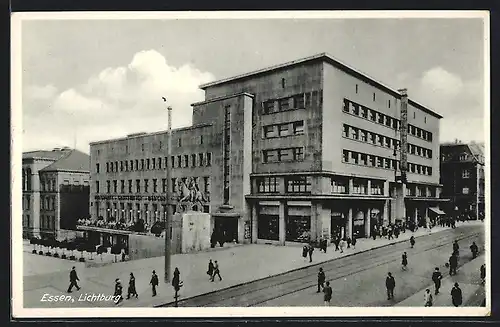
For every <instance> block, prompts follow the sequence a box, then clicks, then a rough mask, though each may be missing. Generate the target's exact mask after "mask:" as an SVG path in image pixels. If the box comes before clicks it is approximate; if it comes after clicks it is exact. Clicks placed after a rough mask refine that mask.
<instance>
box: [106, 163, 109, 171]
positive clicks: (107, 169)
mask: <svg viewBox="0 0 500 327" xmlns="http://www.w3.org/2000/svg"><path fill="white" fill-rule="evenodd" d="M106 172H107V173H109V162H106Z"/></svg>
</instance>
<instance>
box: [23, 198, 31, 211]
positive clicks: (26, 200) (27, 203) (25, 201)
mask: <svg viewBox="0 0 500 327" xmlns="http://www.w3.org/2000/svg"><path fill="white" fill-rule="evenodd" d="M30 203H31V199H30V197H29V196H27V197H23V204H22V206H23V210H30V207H31V205H30Z"/></svg>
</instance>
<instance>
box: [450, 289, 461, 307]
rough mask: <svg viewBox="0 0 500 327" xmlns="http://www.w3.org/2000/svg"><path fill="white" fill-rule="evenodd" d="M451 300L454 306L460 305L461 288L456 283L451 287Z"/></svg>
mask: <svg viewBox="0 0 500 327" xmlns="http://www.w3.org/2000/svg"><path fill="white" fill-rule="evenodd" d="M451 302H452V303H453V305H454V306H456V307H458V306H459V305H462V290H461V289H460V287H459V286H458V283H455V286H453V288H452V289H451Z"/></svg>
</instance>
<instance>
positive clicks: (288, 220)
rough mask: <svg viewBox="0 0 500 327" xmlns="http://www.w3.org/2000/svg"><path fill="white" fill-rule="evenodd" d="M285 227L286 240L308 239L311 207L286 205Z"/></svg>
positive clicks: (301, 240)
mask: <svg viewBox="0 0 500 327" xmlns="http://www.w3.org/2000/svg"><path fill="white" fill-rule="evenodd" d="M285 228H286V230H285V240H286V241H289V242H307V241H309V240H310V237H311V207H310V206H307V207H306V206H297V207H295V206H293V207H292V206H290V207H287V208H286V214H285Z"/></svg>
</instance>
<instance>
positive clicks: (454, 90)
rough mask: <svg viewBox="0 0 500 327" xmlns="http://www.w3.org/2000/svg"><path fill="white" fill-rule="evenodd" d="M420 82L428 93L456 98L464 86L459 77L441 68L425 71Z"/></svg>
mask: <svg viewBox="0 0 500 327" xmlns="http://www.w3.org/2000/svg"><path fill="white" fill-rule="evenodd" d="M421 82H422V86H423V87H424V88H426V89H427V90H428V91H430V92H433V93H436V94H440V95H441V96H452V97H453V96H456V95H457V94H459V93H460V92H461V91H462V88H463V86H464V84H463V82H462V79H461V78H460V76H457V75H454V74H452V73H450V72H448V71H446V70H445V69H443V68H442V67H434V68H432V69H430V70H428V71H426V72H425V73H424V75H423V77H422V81H421Z"/></svg>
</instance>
